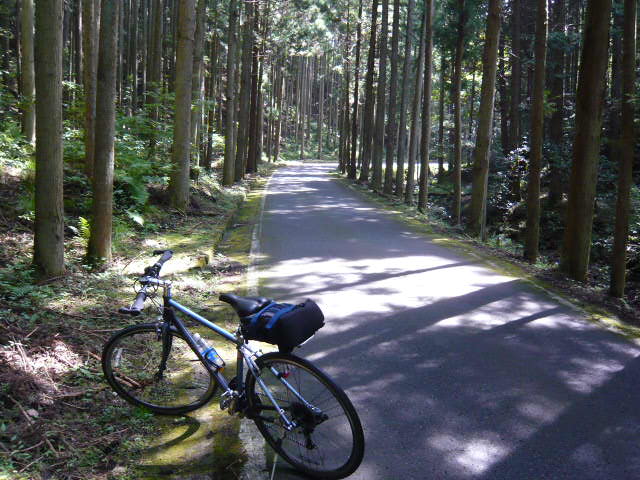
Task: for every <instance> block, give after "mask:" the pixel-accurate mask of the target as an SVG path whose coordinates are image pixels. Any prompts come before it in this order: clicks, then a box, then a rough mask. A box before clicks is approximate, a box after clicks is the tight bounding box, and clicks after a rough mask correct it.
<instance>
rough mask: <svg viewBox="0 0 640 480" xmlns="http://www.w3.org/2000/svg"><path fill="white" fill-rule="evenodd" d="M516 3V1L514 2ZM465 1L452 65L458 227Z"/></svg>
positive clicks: (462, 0) (460, 8) (461, 5)
mask: <svg viewBox="0 0 640 480" xmlns="http://www.w3.org/2000/svg"><path fill="white" fill-rule="evenodd" d="M516 1H518V0H516ZM465 10H466V5H465V0H458V25H457V34H456V53H455V60H454V64H453V79H452V83H453V111H454V114H453V123H454V126H453V142H454V145H453V153H454V155H453V222H454V223H455V224H456V225H460V217H461V214H462V104H461V102H460V91H461V90H462V56H463V54H464V37H465V27H466V23H467V15H466V11H465Z"/></svg>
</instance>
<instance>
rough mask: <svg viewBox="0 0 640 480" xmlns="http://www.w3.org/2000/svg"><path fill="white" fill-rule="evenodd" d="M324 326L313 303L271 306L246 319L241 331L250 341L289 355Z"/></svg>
mask: <svg viewBox="0 0 640 480" xmlns="http://www.w3.org/2000/svg"><path fill="white" fill-rule="evenodd" d="M323 326H324V315H323V314H322V310H320V307H318V305H317V304H316V302H314V301H313V300H306V301H305V302H303V303H300V304H298V305H292V304H288V303H275V302H271V303H270V304H269V305H267V306H266V307H264V308H263V309H262V310H260V311H259V312H258V313H255V314H253V315H251V316H249V317H245V318H243V319H242V321H241V323H240V328H241V329H242V335H243V336H244V338H246V339H247V340H258V341H260V342H266V343H271V344H273V345H278V350H280V351H281V352H286V353H289V352H291V351H292V350H293V349H294V348H295V347H297V346H298V345H300V344H301V343H304V342H305V341H307V340H308V339H309V338H311V337H312V336H313V335H314V334H315V333H316V332H317V331H318V330H320V329H321V328H322V327H323Z"/></svg>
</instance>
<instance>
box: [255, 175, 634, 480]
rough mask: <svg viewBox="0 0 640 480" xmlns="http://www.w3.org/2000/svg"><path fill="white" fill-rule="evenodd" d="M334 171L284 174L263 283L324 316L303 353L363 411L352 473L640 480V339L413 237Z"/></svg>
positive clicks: (268, 232) (270, 203) (272, 205)
mask: <svg viewBox="0 0 640 480" xmlns="http://www.w3.org/2000/svg"><path fill="white" fill-rule="evenodd" d="M332 168H334V166H333V165H327V164H305V165H301V166H295V167H288V168H286V169H282V170H280V171H278V173H276V175H275V176H274V177H273V179H272V180H271V183H270V187H269V193H268V196H267V199H266V203H265V211H264V218H263V224H262V235H261V238H260V240H261V247H260V253H261V254H262V256H263V259H262V261H261V262H260V265H259V271H260V282H261V283H260V285H261V290H260V293H261V294H266V295H268V296H274V297H276V298H278V299H281V300H288V301H297V300H303V299H305V298H312V299H314V300H316V301H317V302H318V303H319V304H320V305H321V307H322V309H323V311H324V312H325V316H326V318H327V321H326V326H325V327H324V328H323V329H322V330H320V331H319V332H318V334H317V335H316V337H315V338H314V339H313V340H312V341H311V342H309V343H308V344H306V345H305V346H304V347H303V348H302V349H300V350H297V351H296V353H298V354H300V355H302V356H304V357H306V358H308V359H310V360H312V361H314V362H315V363H316V364H317V365H319V366H320V367H321V368H323V369H324V370H325V371H326V372H328V373H329V374H330V375H331V376H332V377H333V378H334V379H335V380H336V381H337V383H338V384H339V385H341V386H342V387H343V388H344V389H345V390H346V391H347V393H348V395H349V397H350V398H351V400H352V401H353V403H354V405H355V406H356V409H357V410H358V412H359V414H360V417H361V420H362V423H363V427H364V430H365V437H366V453H365V458H364V461H363V463H362V465H361V466H360V468H359V469H358V471H357V472H356V473H355V474H354V475H353V476H352V477H350V478H353V479H367V480H377V479H385V480H387V479H429V478H432V479H468V478H474V479H476V478H479V479H502V478H504V479H565V478H566V479H581V480H582V479H639V478H640V442H639V441H638V440H639V438H640V357H639V354H640V349H639V348H638V347H637V346H635V345H634V344H632V343H630V342H629V341H627V340H625V339H623V338H622V337H619V336H617V335H615V334H613V333H610V332H608V331H605V330H603V329H601V328H599V327H596V326H594V325H592V324H589V323H588V322H586V321H585V320H583V319H582V318H581V316H580V314H579V313H577V312H576V311H574V310H573V309H571V308H569V307H567V306H565V305H562V304H560V303H558V302H556V301H554V300H553V299H552V298H550V297H549V296H548V295H546V294H545V293H544V292H542V291H538V290H537V289H535V288H534V287H531V286H529V285H528V284H526V283H525V282H523V281H521V280H519V279H516V278H511V277H505V276H503V275H500V274H497V273H495V272H494V271H492V270H490V269H487V268H486V267H484V266H482V265H480V264H478V263H476V262H474V261H473V260H472V259H469V258H465V257H462V256H460V255H459V254H456V253H454V252H452V251H451V250H448V249H446V248H443V247H441V246H438V245H436V244H434V243H432V242H431V241H429V240H428V239H427V238H425V237H424V236H421V235H420V234H418V233H416V232H413V231H412V230H411V229H410V228H409V227H407V226H406V225H404V224H402V223H400V222H399V221H397V220H396V219H394V218H393V215H391V214H389V213H387V212H384V211H380V210H377V209H376V207H375V206H373V205H371V204H369V203H367V202H366V201H364V200H363V199H362V198H360V197H359V195H358V194H357V193H355V192H353V191H351V190H350V189H348V188H347V187H346V186H344V185H343V184H341V183H340V182H338V181H336V180H334V179H331V177H330V175H329V172H330V171H331V169H332ZM277 472H278V473H277V474H276V478H278V479H295V478H303V477H301V476H298V475H296V474H295V473H293V472H290V471H287V469H286V467H285V466H284V465H283V464H278V470H277Z"/></svg>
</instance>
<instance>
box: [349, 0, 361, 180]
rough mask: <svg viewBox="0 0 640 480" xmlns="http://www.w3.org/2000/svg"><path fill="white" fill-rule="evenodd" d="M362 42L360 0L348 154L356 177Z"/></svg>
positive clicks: (350, 172) (354, 177) (351, 174)
mask: <svg viewBox="0 0 640 480" xmlns="http://www.w3.org/2000/svg"><path fill="white" fill-rule="evenodd" d="M361 42H362V0H359V2H358V26H357V29H356V60H355V62H356V63H355V75H354V77H355V79H354V82H353V113H352V115H351V155H349V178H351V179H353V180H355V179H356V151H357V149H358V101H359V100H358V92H359V88H360V85H359V82H360V44H361Z"/></svg>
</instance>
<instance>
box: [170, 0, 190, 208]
mask: <svg viewBox="0 0 640 480" xmlns="http://www.w3.org/2000/svg"><path fill="white" fill-rule="evenodd" d="M179 7H180V17H179V24H178V46H177V51H176V76H175V92H176V101H175V114H174V124H173V155H172V157H173V158H172V160H173V162H172V163H173V170H172V172H171V178H170V180H169V191H170V193H171V205H172V206H173V207H174V208H177V209H178V210H182V211H186V210H187V207H188V206H189V166H190V158H191V76H192V74H193V46H194V35H195V29H196V7H195V0H180V3H179Z"/></svg>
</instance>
